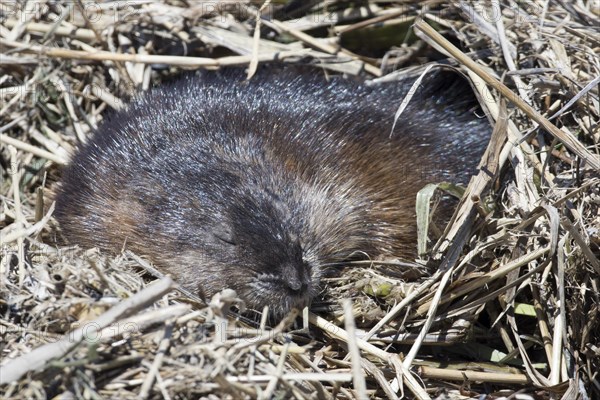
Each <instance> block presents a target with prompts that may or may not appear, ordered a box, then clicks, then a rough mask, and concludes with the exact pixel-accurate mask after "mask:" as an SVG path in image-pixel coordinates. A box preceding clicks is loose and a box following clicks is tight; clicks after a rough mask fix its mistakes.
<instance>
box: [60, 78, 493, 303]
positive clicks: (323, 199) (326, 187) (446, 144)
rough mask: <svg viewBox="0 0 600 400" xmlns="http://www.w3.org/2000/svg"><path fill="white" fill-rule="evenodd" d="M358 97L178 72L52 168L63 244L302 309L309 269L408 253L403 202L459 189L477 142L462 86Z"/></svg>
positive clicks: (376, 89) (316, 85) (442, 84)
mask: <svg viewBox="0 0 600 400" xmlns="http://www.w3.org/2000/svg"><path fill="white" fill-rule="evenodd" d="M410 84H412V82H408V83H398V82H397V83H390V84H385V85H376V86H373V87H367V86H365V85H361V84H357V83H354V82H350V81H348V80H343V79H334V80H333V81H327V80H326V79H325V78H323V77H320V76H318V74H306V73H297V72H295V73H294V72H292V73H290V72H278V73H277V74H275V73H274V72H273V71H263V72H261V73H259V75H258V76H257V77H255V78H253V79H252V80H251V81H250V82H243V81H242V75H241V74H238V73H225V74H204V75H201V76H200V77H198V76H188V77H185V78H184V79H182V80H180V81H178V82H176V83H175V84H172V85H164V86H162V87H159V88H158V89H155V90H153V91H151V92H150V93H148V94H146V95H144V96H142V97H140V98H139V99H137V100H136V101H134V102H133V103H132V104H131V105H130V106H129V107H128V109H127V110H125V111H121V112H116V113H114V114H112V115H110V116H109V117H108V118H107V121H106V122H105V123H104V125H103V126H102V127H101V128H100V129H99V130H98V131H97V132H96V133H95V135H94V136H93V137H92V138H91V140H90V141H89V142H88V143H87V144H85V145H83V146H81V148H80V149H79V151H78V152H77V154H76V155H75V157H74V158H73V161H72V162H71V164H70V166H69V167H68V168H67V170H66V171H65V175H64V179H63V182H62V184H61V186H60V189H59V192H58V195H57V209H56V216H57V218H58V220H59V222H60V225H61V227H62V230H63V232H64V234H65V236H66V237H67V238H68V240H69V241H70V242H72V243H77V244H81V245H83V246H98V247H100V248H102V249H104V250H108V251H112V252H117V251H119V250H120V249H122V248H123V247H124V246H125V247H126V248H128V249H131V250H133V251H135V252H137V253H139V254H142V255H146V256H148V257H149V258H150V260H151V261H152V262H154V263H155V264H156V265H157V266H159V267H161V268H162V269H163V270H164V271H166V272H169V273H172V274H173V275H174V276H175V278H176V279H177V280H178V281H179V282H180V283H181V284H183V285H184V286H185V287H186V288H188V289H191V290H193V291H196V290H200V293H202V292H203V293H204V294H205V295H206V296H211V295H213V294H214V293H216V292H218V291H219V290H221V289H223V288H225V287H230V288H233V289H235V290H236V291H237V293H238V294H239V295H240V296H241V297H242V298H243V299H244V300H245V301H246V302H247V303H248V305H249V306H250V307H252V308H255V309H259V310H260V309H261V307H262V306H264V305H269V306H270V307H271V309H272V310H274V311H275V313H277V314H281V313H283V312H285V311H287V310H288V309H290V308H291V307H294V306H303V305H305V304H306V303H307V302H308V301H309V300H310V299H311V298H312V296H314V294H315V293H316V291H317V287H318V284H319V279H320V276H321V273H322V266H323V265H324V264H327V263H332V262H340V261H343V260H348V259H349V258H352V257H357V255H358V256H360V255H361V254H363V255H368V256H369V257H372V258H375V257H387V256H389V257H412V256H414V248H415V243H416V234H415V231H416V230H415V221H414V214H415V212H414V202H415V196H416V193H417V191H418V190H420V189H421V188H422V187H423V186H424V185H425V184H426V183H428V182H432V181H443V180H451V181H454V182H462V183H465V182H466V181H467V178H468V175H469V174H470V173H471V172H472V171H473V169H474V167H475V166H476V164H477V162H478V160H479V156H480V155H481V153H482V151H483V149H484V145H485V142H486V137H487V135H488V133H489V128H488V126H487V122H486V121H483V120H481V119H479V118H477V117H476V116H475V115H474V112H473V110H474V107H473V104H474V102H473V98H472V94H471V93H470V88H469V87H468V85H467V84H466V83H465V82H463V81H462V80H461V79H458V78H457V77H456V76H455V75H453V74H450V73H437V74H436V75H435V76H433V77H431V78H429V79H426V80H425V83H424V85H423V87H422V88H421V89H420V90H419V92H418V93H417V94H416V95H415V96H414V98H413V99H412V101H411V103H410V105H409V106H408V108H407V109H406V110H405V111H404V113H403V114H402V116H401V117H400V119H399V121H398V122H397V124H396V128H395V130H394V132H393V134H391V127H392V124H393V119H394V114H395V112H396V109H397V108H398V107H399V105H400V103H401V101H402V99H403V97H404V95H405V93H406V91H407V90H408V88H409V87H410Z"/></svg>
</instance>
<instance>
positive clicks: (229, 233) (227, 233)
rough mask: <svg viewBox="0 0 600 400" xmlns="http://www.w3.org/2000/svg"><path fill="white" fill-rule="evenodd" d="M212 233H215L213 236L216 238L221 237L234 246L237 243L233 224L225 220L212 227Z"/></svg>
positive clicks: (220, 238)
mask: <svg viewBox="0 0 600 400" xmlns="http://www.w3.org/2000/svg"><path fill="white" fill-rule="evenodd" d="M211 233H212V234H213V236H214V237H215V238H217V239H219V240H220V241H222V242H225V243H227V244H231V245H234V246H235V245H237V241H236V239H235V237H234V235H233V229H232V228H231V225H230V224H228V223H227V222H225V221H219V222H217V223H216V224H215V225H214V226H213V227H212V228H211Z"/></svg>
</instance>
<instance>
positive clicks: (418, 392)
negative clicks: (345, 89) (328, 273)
mask: <svg viewBox="0 0 600 400" xmlns="http://www.w3.org/2000/svg"><path fill="white" fill-rule="evenodd" d="M599 16H600V9H599V8H598V4H597V3H595V2H593V1H579V2H572V3H571V2H563V1H558V2H533V1H523V2H512V1H501V0H493V1H485V2H467V1H450V2H447V3H444V2H438V1H402V2H400V1H398V2H393V1H385V2H377V1H370V2H366V1H365V2H345V1H339V2H336V1H308V2H301V1H288V2H266V3H262V2H251V1H246V2H243V1H242V2H239V1H236V2H225V1H222V2H204V1H188V2H184V1H179V0H173V1H154V0H148V1H139V2H86V1H75V2H69V1H60V0H57V1H40V2H35V1H28V2H3V3H2V5H1V6H0V50H1V56H0V70H1V71H2V73H1V74H0V98H1V102H0V134H1V143H2V146H1V148H0V163H1V166H2V181H1V185H0V187H1V191H0V199H1V201H2V214H1V219H0V229H1V232H0V233H1V240H2V243H1V246H2V253H1V260H0V276H1V279H2V281H1V282H2V285H1V288H0V290H1V296H0V331H1V333H2V335H1V336H2V341H1V342H0V351H1V353H0V354H1V357H2V361H1V364H0V382H1V386H0V393H2V396H3V397H4V398H20V399H32V398H49V397H53V398H54V397H56V398H72V397H77V398H200V397H202V398H234V399H237V398H291V397H294V398H299V399H308V398H311V399H312V398H319V399H329V398H367V397H369V398H391V399H393V398H400V397H402V396H403V395H404V396H406V397H409V398H418V399H428V398H457V399H458V398H470V397H476V398H517V397H516V396H517V395H518V396H522V397H519V398H535V399H549V398H557V399H558V398H563V399H576V398H577V399H591V398H599V397H600V377H599V375H598V371H600V320H599V317H600V315H599V314H600V297H599V293H600V279H599V277H600V261H599V257H598V256H599V254H600V233H599V231H600V214H599V210H598V206H599V204H600V187H599V182H600V174H599V171H600V155H599V154H600V147H599V145H598V143H599V142H600V128H599V120H600V111H599V83H600V58H599V57H598V54H599V52H600V32H599V31H598V18H599ZM275 62H276V63H298V62H302V63H304V64H314V65H318V66H320V67H321V68H323V69H325V70H328V71H331V73H342V74H346V75H349V76H352V75H360V76H362V77H363V79H386V75H387V74H389V73H393V72H394V71H404V70H405V69H406V68H422V67H423V66H424V65H428V64H429V63H445V64H451V65H454V66H456V67H458V68H460V69H462V70H463V71H464V72H465V73H466V74H468V75H469V76H470V77H471V79H472V80H473V82H474V87H476V88H477V90H478V91H479V94H480V96H479V98H480V102H481V103H482V107H483V109H485V110H486V112H487V113H488V114H489V116H491V118H492V119H493V120H494V121H495V128H494V132H493V134H492V138H491V140H490V145H489V147H488V150H487V152H486V154H485V156H484V158H483V160H482V162H481V165H480V166H481V168H480V173H479V174H478V175H477V176H476V177H474V178H473V179H472V181H471V182H470V184H469V186H468V187H467V188H466V190H465V193H464V195H463V196H462V199H461V201H460V203H459V205H458V207H457V211H456V213H455V214H454V217H453V218H452V221H451V222H450V223H449V225H448V226H446V227H440V234H441V237H440V238H439V239H438V240H437V241H432V242H430V243H427V240H425V239H426V238H424V237H422V238H421V239H420V242H419V246H421V247H422V248H423V249H424V250H425V251H426V253H427V254H428V257H427V258H426V259H424V260H422V261H423V262H424V263H425V262H426V263H427V267H429V268H424V269H423V271H428V270H429V271H432V270H433V271H435V272H433V273H430V274H429V273H422V272H419V271H417V272H418V273H413V274H412V275H407V274H399V273H398V271H399V270H401V269H402V268H401V267H398V266H394V263H393V262H392V263H389V265H388V266H387V267H386V268H381V267H379V268H372V267H371V266H369V265H366V266H364V268H356V267H354V268H351V269H349V270H348V272H347V273H345V274H343V275H341V276H338V277H336V278H332V279H330V280H329V281H328V282H327V296H328V307H323V306H321V307H319V306H318V305H317V306H316V307H315V308H313V310H312V312H311V313H309V312H308V311H307V310H305V311H304V316H303V317H304V318H297V316H296V315H295V314H292V315H289V316H288V317H287V318H285V319H284V320H283V321H281V322H280V323H278V324H276V325H275V326H269V324H268V321H267V320H261V321H252V320H248V319H245V318H243V317H240V316H238V317H236V316H235V314H232V313H231V311H230V310H231V306H232V304H236V299H235V297H234V296H233V294H232V293H231V292H227V291H226V292H223V293H221V294H220V295H219V296H217V297H215V298H213V299H212V300H211V301H210V304H208V305H203V304H198V303H196V302H193V301H190V300H189V299H188V298H186V296H184V295H182V294H181V293H179V292H177V291H176V290H173V288H174V284H173V282H172V281H171V280H170V279H169V278H163V279H162V280H159V281H158V282H155V283H153V279H152V278H151V277H149V275H148V274H147V273H146V274H145V273H144V271H148V270H150V269H151V267H150V266H149V265H147V263H145V262H144V261H143V260H142V259H141V258H140V257H138V256H137V255H135V254H131V253H128V252H125V253H123V254H121V255H119V256H118V257H114V256H111V255H107V254H101V253H100V252H98V251H96V250H94V249H91V250H89V249H78V248H74V247H62V246H57V245H56V243H57V240H56V236H57V230H58V228H57V224H56V222H55V221H54V220H53V218H52V210H53V206H52V204H48V201H46V202H45V201H44V199H45V198H46V199H47V198H48V197H47V191H48V189H49V188H51V186H52V184H53V182H56V181H57V180H59V179H60V173H61V167H62V165H64V164H65V163H67V162H68V158H69V154H71V152H72V150H73V148H74V146H75V145H76V144H77V143H78V141H81V140H84V138H85V137H87V136H89V135H90V134H91V132H92V130H93V129H94V128H95V127H96V126H98V124H100V123H101V121H102V118H103V115H104V112H105V111H106V110H108V109H111V108H119V107H122V105H123V103H124V102H126V101H127V100H128V99H129V98H130V97H131V96H132V95H134V94H135V93H136V92H138V91H140V90H146V89H148V88H149V87H151V86H153V85H157V84H159V83H160V82H161V81H163V80H165V79H170V78H172V77H173V76H175V75H177V74H178V73H180V72H181V71H182V70H183V69H194V68H212V69H216V68H221V67H225V66H231V65H237V66H246V67H248V69H249V70H250V71H252V70H253V69H254V68H256V66H257V65H258V64H261V63H275ZM396 73H397V72H396ZM382 77H383V78H382ZM415 245H417V244H415ZM413 272H414V271H413ZM302 320H303V321H304V325H303V324H302V322H299V321H302ZM482 395H487V397H485V396H484V397H481V396H482ZM527 396H529V397H527Z"/></svg>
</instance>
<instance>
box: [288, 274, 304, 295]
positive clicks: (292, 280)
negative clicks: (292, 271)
mask: <svg viewBox="0 0 600 400" xmlns="http://www.w3.org/2000/svg"><path fill="white" fill-rule="evenodd" d="M287 285H288V287H289V288H290V289H292V290H294V291H296V292H298V291H300V290H301V289H303V288H304V287H305V286H306V283H304V282H302V279H300V277H299V276H298V275H296V276H290V277H288V280H287Z"/></svg>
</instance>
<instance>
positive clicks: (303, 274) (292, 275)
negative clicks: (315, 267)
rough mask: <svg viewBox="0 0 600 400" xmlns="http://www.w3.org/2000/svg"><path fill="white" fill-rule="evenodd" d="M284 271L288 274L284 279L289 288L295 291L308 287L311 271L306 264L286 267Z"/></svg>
mask: <svg viewBox="0 0 600 400" xmlns="http://www.w3.org/2000/svg"><path fill="white" fill-rule="evenodd" d="M284 273H285V274H286V275H287V276H285V277H284V279H285V282H286V283H287V287H288V288H290V289H291V290H293V291H295V292H303V291H305V290H307V289H308V283H309V281H310V273H309V271H308V270H307V268H306V267H305V266H304V265H302V266H293V267H291V268H286V269H285V270H284Z"/></svg>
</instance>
